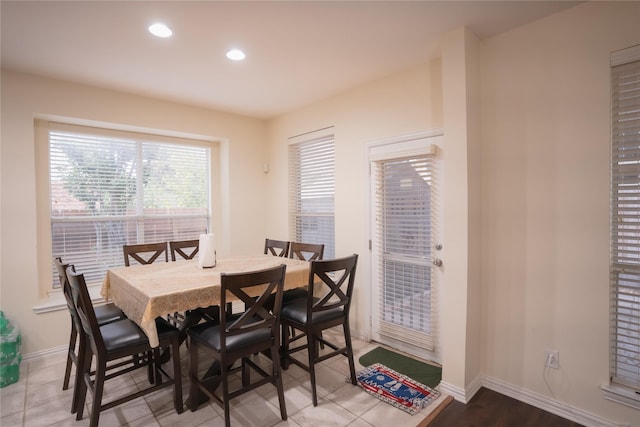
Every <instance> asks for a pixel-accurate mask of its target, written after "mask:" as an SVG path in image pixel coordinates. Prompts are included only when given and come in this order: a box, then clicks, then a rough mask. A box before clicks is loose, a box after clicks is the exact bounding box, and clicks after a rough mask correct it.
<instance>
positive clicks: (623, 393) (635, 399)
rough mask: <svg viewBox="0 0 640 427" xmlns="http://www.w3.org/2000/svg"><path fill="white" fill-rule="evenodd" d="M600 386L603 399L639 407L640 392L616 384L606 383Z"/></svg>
mask: <svg viewBox="0 0 640 427" xmlns="http://www.w3.org/2000/svg"><path fill="white" fill-rule="evenodd" d="M601 388H602V393H603V394H604V398H605V399H607V400H611V401H612V402H616V403H620V404H622V405H626V406H630V407H632V408H635V409H640V394H638V393H636V392H635V391H633V390H631V389H630V388H628V387H623V386H619V385H616V384H606V385H603V386H602V387H601Z"/></svg>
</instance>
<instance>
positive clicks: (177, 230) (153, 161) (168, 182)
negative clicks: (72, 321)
mask: <svg viewBox="0 0 640 427" xmlns="http://www.w3.org/2000/svg"><path fill="white" fill-rule="evenodd" d="M48 135H49V162H50V170H49V178H50V179H49V183H50V195H51V213H50V217H51V242H52V256H53V257H58V256H60V257H62V259H63V261H65V262H68V263H72V264H75V266H76V268H77V269H78V271H82V272H83V273H84V274H85V277H86V278H87V281H88V282H94V283H101V282H102V280H103V278H104V274H105V272H106V270H107V269H109V268H111V267H114V266H119V265H123V263H124V261H123V255H122V245H124V244H135V243H153V242H163V241H170V240H186V239H195V238H197V237H198V236H199V234H200V233H205V232H206V231H207V227H208V224H209V216H210V213H209V205H210V204H209V194H210V192H209V177H210V176H211V174H210V172H209V168H210V166H209V163H210V148H209V147H208V146H206V145H203V144H202V143H196V142H195V141H193V142H189V141H188V140H179V141H177V140H176V138H165V137H161V136H154V135H144V134H138V133H131V132H119V131H112V130H105V129H94V128H86V127H80V126H77V127H76V126H69V125H62V124H55V123H51V124H50V125H49V133H48ZM52 277H53V283H54V286H58V279H57V273H55V272H54V271H52Z"/></svg>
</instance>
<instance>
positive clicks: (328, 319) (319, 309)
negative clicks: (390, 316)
mask: <svg viewBox="0 0 640 427" xmlns="http://www.w3.org/2000/svg"><path fill="white" fill-rule="evenodd" d="M357 263H358V255H355V254H354V255H352V256H349V257H346V258H338V259H333V260H325V261H311V270H310V272H309V282H308V286H309V293H308V297H307V298H306V299H298V300H296V301H295V302H293V303H291V304H289V305H287V306H283V307H282V311H281V313H280V322H281V324H282V332H283V334H282V358H283V367H284V368H285V369H287V368H288V367H289V364H290V363H294V364H296V365H298V366H300V367H301V368H303V369H304V370H306V371H307V372H309V376H310V379H311V393H312V400H313V406H318V393H317V391H316V371H315V366H316V365H317V364H318V363H320V362H322V361H324V360H327V359H329V358H331V357H334V356H338V355H342V356H344V357H346V358H347V360H348V362H349V373H350V380H351V383H352V384H356V373H355V365H354V361H353V347H352V344H351V330H350V327H349V309H350V307H351V300H352V295H353V285H354V280H355V274H356V265H357ZM335 326H342V330H343V333H344V344H342V343H341V342H332V341H335V340H332V341H329V338H325V337H323V335H322V331H324V330H326V329H329V328H333V327H335ZM288 328H293V329H294V330H295V331H296V335H292V336H291V337H290V336H289V333H288ZM298 332H299V333H298ZM325 335H327V334H325ZM304 338H306V340H305V342H304V343H302V342H301V341H302V340H303V339H304ZM298 340H300V342H299V343H298V344H299V345H298V346H297V347H291V344H292V343H294V342H296V341H298ZM318 343H323V344H324V345H325V346H326V347H329V351H328V352H323V353H322V354H320V350H319V348H318V347H319V346H318ZM305 349H306V350H307V353H308V357H307V363H304V362H302V361H301V360H298V359H296V358H294V357H293V354H294V353H297V352H299V351H301V350H305Z"/></svg>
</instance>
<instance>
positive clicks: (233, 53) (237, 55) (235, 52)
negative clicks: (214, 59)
mask: <svg viewBox="0 0 640 427" xmlns="http://www.w3.org/2000/svg"><path fill="white" fill-rule="evenodd" d="M245 57H246V55H245V54H244V52H243V51H241V50H240V49H231V50H230V51H229V52H227V58H229V59H231V60H233V61H242V60H243V59H244V58H245Z"/></svg>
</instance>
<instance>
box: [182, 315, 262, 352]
mask: <svg viewBox="0 0 640 427" xmlns="http://www.w3.org/2000/svg"><path fill="white" fill-rule="evenodd" d="M189 336H191V338H192V339H194V340H197V341H198V342H200V343H202V344H203V345H206V346H207V347H210V348H212V349H214V350H216V351H221V350H222V347H221V345H220V325H219V324H218V323H217V322H206V323H201V324H199V325H196V326H193V327H191V328H189ZM262 342H264V343H270V342H271V332H270V331H269V330H268V329H265V328H262V329H258V330H256V331H250V332H246V333H243V334H239V335H233V336H228V335H227V351H229V352H231V351H236V350H239V349H241V348H243V347H248V346H252V345H255V344H259V343H262Z"/></svg>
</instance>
